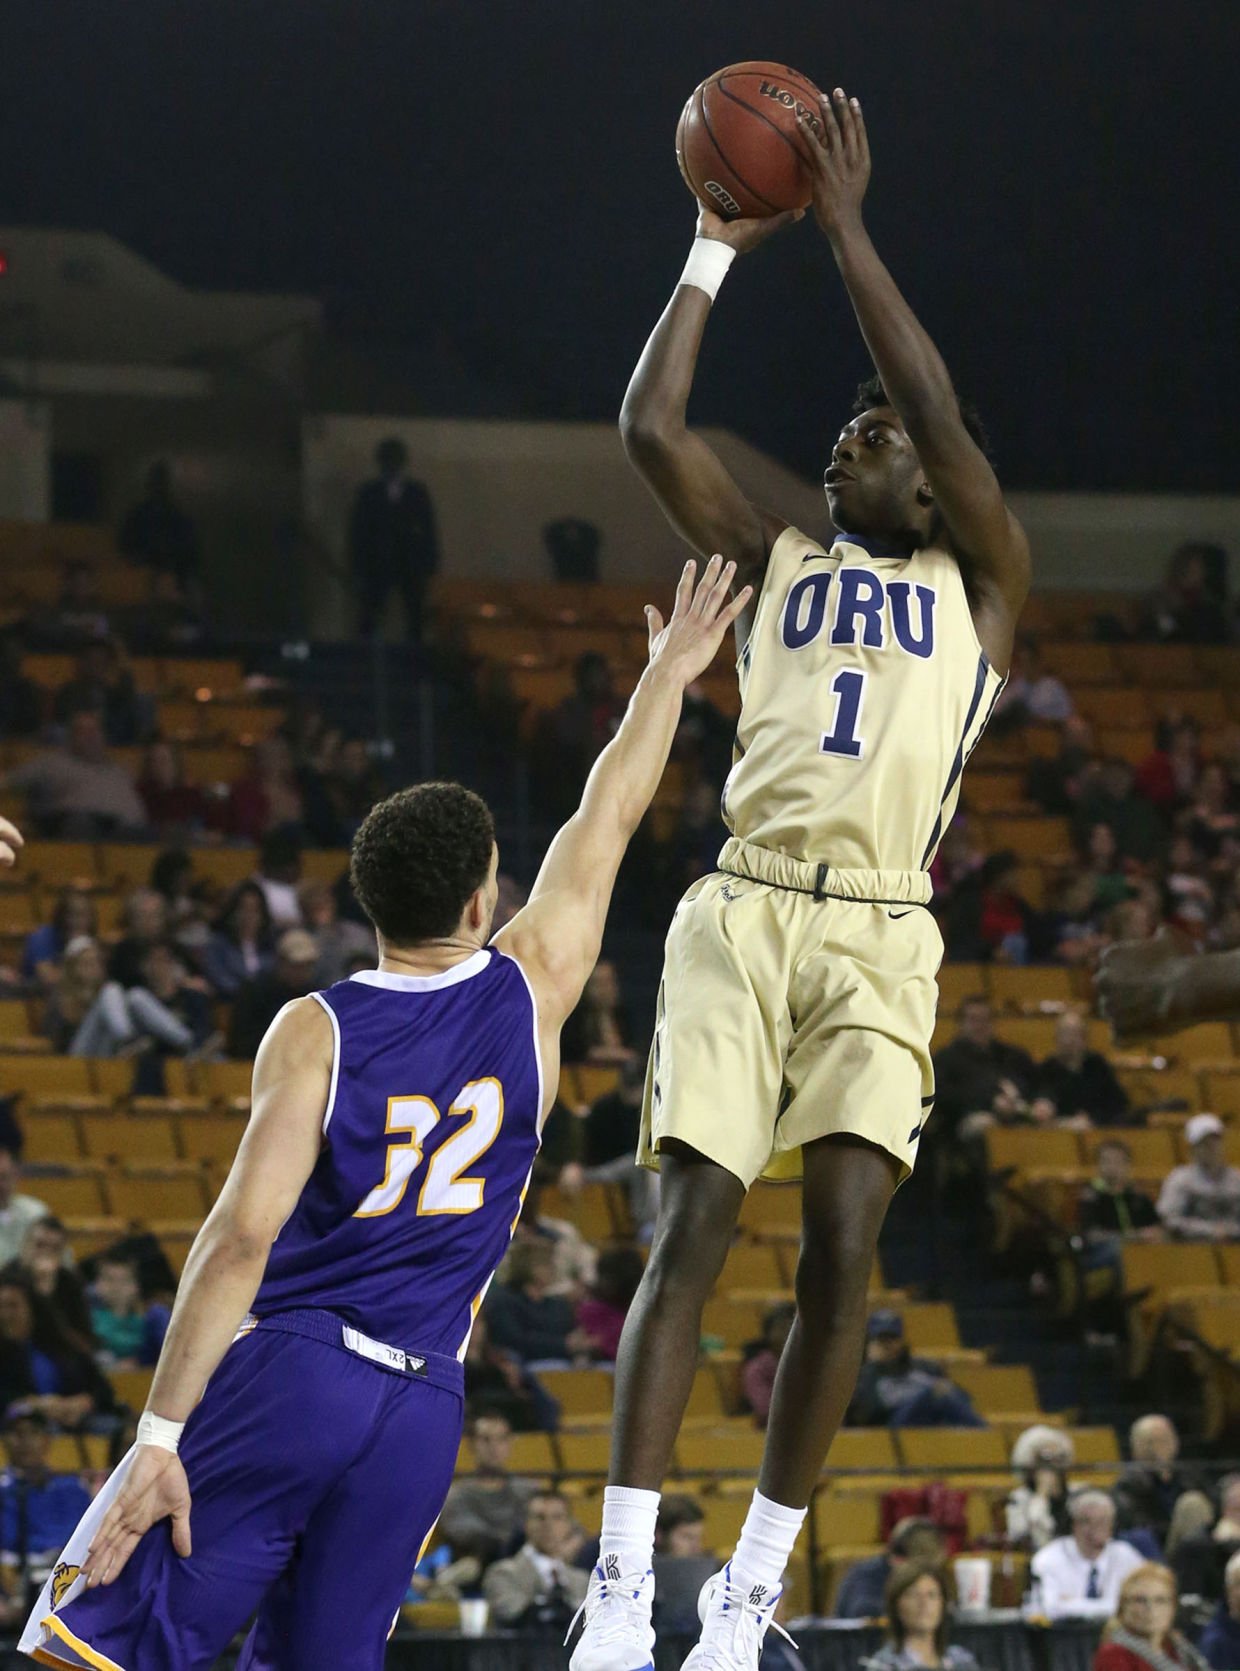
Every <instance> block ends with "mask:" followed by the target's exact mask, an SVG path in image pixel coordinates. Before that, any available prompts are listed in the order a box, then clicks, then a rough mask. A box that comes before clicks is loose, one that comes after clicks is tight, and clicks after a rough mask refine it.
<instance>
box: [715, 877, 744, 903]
mask: <svg viewBox="0 0 1240 1671" xmlns="http://www.w3.org/2000/svg"><path fill="white" fill-rule="evenodd" d="M719 897H720V899H722V900H723V901H724V903H725V904H729V905H730V904H731V903H732V901H733V900H734V899H739V898H740V895H739V894H738V893H736V892H735V891H734V890H733V887H732V884H731V882H725V883H724V884H723V886H722V887H721V888H720V890H719Z"/></svg>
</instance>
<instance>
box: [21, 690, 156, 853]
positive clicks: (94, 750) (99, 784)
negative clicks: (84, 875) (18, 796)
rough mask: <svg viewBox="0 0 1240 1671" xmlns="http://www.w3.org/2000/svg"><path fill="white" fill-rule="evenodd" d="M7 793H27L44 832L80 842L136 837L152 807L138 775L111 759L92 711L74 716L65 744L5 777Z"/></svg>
mask: <svg viewBox="0 0 1240 1671" xmlns="http://www.w3.org/2000/svg"><path fill="white" fill-rule="evenodd" d="M0 788H3V789H4V790H5V791H6V792H11V791H13V790H17V791H19V792H20V793H22V794H24V795H25V796H26V804H27V808H28V812H29V817H30V821H31V823H33V825H34V827H35V829H36V830H37V831H38V833H39V835H41V836H52V837H61V838H65V839H73V840H79V841H98V840H107V839H108V838H109V837H111V836H129V835H136V834H137V833H138V832H139V831H140V830H141V829H142V827H143V825H144V823H145V821H146V809H145V807H144V806H143V805H142V802H141V800H140V799H139V797H138V791H137V788H136V787H135V785H134V781H133V779H132V778H131V777H130V775H129V773H128V772H127V771H125V770H124V768H123V767H121V766H117V765H115V764H114V763H113V762H112V761H110V760H109V759H108V752H107V745H106V744H105V742H104V737H103V726H102V724H101V722H100V719H99V715H98V714H97V713H95V712H94V711H93V710H91V709H81V710H80V711H79V712H77V713H75V714H73V715H72V716H71V717H70V719H69V722H68V725H67V727H66V734H65V742H64V745H63V747H59V748H52V749H46V750H44V752H43V753H42V754H36V755H35V757H34V759H33V760H28V761H26V763H25V764H24V765H22V766H17V767H15V768H14V769H13V770H12V771H10V772H6V773H5V774H4V777H3V778H2V779H0Z"/></svg>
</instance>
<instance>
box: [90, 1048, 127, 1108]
mask: <svg viewBox="0 0 1240 1671" xmlns="http://www.w3.org/2000/svg"><path fill="white" fill-rule="evenodd" d="M134 1070H135V1063H134V1061H133V1058H132V1057H129V1056H111V1057H103V1056H100V1057H94V1058H92V1059H91V1063H90V1084H91V1089H92V1090H93V1091H95V1092H96V1093H97V1094H98V1095H99V1096H101V1097H107V1098H109V1099H110V1100H111V1101H112V1102H120V1101H122V1100H123V1099H124V1098H126V1097H128V1095H129V1093H130V1092H131V1091H132V1090H133V1081H134Z"/></svg>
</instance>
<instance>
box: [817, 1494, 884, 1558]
mask: <svg viewBox="0 0 1240 1671" xmlns="http://www.w3.org/2000/svg"><path fill="white" fill-rule="evenodd" d="M813 1513H814V1535H815V1537H816V1538H817V1541H818V1547H819V1549H831V1548H832V1547H838V1546H839V1545H841V1544H842V1545H846V1546H847V1545H852V1544H864V1543H881V1542H882V1531H881V1515H882V1493H881V1492H879V1491H875V1490H873V1489H872V1488H871V1489H868V1490H867V1489H862V1490H850V1489H848V1488H847V1487H846V1486H837V1487H835V1488H834V1489H833V1490H830V1491H820V1492H818V1493H817V1495H816V1496H815V1498H814V1510H813Z"/></svg>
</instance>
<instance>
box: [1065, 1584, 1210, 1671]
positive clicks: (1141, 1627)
mask: <svg viewBox="0 0 1240 1671" xmlns="http://www.w3.org/2000/svg"><path fill="white" fill-rule="evenodd" d="M1178 1604H1179V1595H1178V1593H1177V1590H1176V1583H1175V1574H1174V1573H1173V1572H1172V1571H1171V1569H1170V1567H1164V1566H1159V1565H1157V1564H1156V1563H1155V1562H1154V1561H1147V1562H1146V1563H1145V1564H1144V1565H1143V1566H1139V1567H1136V1568H1134V1570H1133V1571H1132V1572H1130V1573H1129V1574H1128V1576H1127V1578H1125V1580H1124V1582H1123V1583H1122V1584H1121V1585H1120V1590H1119V1605H1118V1607H1117V1609H1116V1613H1115V1617H1114V1618H1113V1619H1112V1620H1111V1621H1110V1623H1109V1624H1108V1625H1107V1628H1106V1631H1105V1633H1104V1635H1103V1640H1102V1643H1101V1646H1100V1647H1099V1649H1098V1652H1097V1653H1096V1654H1095V1655H1094V1663H1093V1671H1170V1668H1171V1667H1172V1666H1180V1667H1181V1668H1188V1671H1205V1665H1206V1662H1205V1660H1204V1659H1203V1658H1202V1657H1201V1655H1200V1654H1199V1653H1198V1652H1197V1650H1196V1648H1194V1647H1193V1645H1192V1644H1191V1643H1190V1642H1188V1641H1187V1640H1186V1639H1185V1638H1184V1637H1183V1636H1181V1635H1180V1633H1179V1631H1177V1630H1176V1628H1175V1611H1176V1607H1177V1606H1178Z"/></svg>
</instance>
